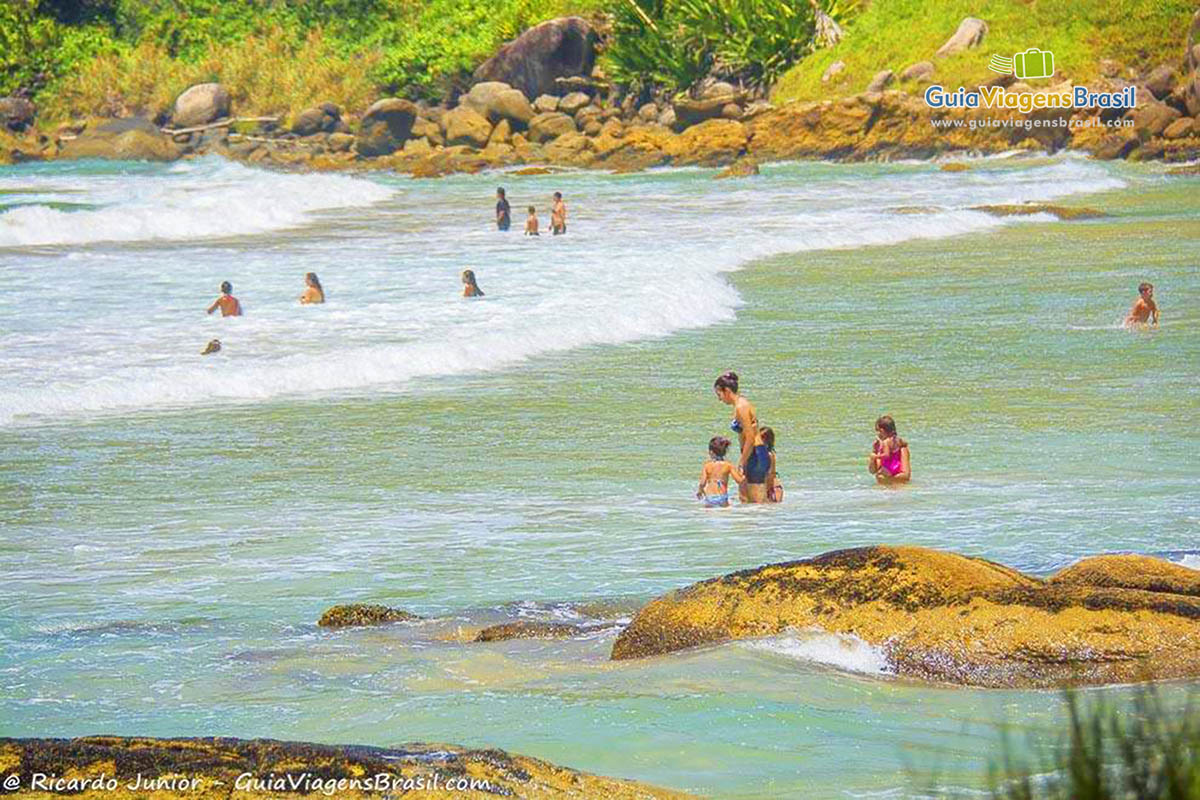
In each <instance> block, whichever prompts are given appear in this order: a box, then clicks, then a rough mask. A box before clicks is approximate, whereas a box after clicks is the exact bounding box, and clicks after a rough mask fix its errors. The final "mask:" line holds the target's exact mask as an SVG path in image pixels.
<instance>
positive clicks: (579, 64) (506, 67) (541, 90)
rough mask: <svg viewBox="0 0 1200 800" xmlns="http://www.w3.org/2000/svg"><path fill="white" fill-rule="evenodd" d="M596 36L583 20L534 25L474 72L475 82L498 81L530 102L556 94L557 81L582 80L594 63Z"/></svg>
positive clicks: (558, 20) (566, 20) (557, 90)
mask: <svg viewBox="0 0 1200 800" xmlns="http://www.w3.org/2000/svg"><path fill="white" fill-rule="evenodd" d="M597 41H598V37H597V35H596V32H595V31H594V30H593V29H592V26H591V25H589V24H588V22H587V20H585V19H583V18H581V17H563V18H561V19H552V20H549V21H547V22H543V23H541V24H540V25H536V26H534V27H532V28H530V29H529V30H527V31H525V32H524V33H522V34H521V35H520V36H518V37H517V38H516V39H515V40H514V41H512V42H509V43H508V44H506V45H505V46H504V47H502V48H500V50H499V52H497V53H496V54H495V55H494V56H492V57H491V58H489V59H488V60H487V61H485V62H483V64H481V65H480V66H479V68H478V69H477V70H475V80H477V81H502V82H504V83H507V84H508V85H509V86H512V87H513V88H514V89H519V90H520V91H521V92H523V93H524V94H525V97H526V98H528V99H530V100H533V99H534V98H536V97H537V96H538V95H542V94H552V95H559V94H562V91H561V90H560V88H559V85H558V83H557V82H556V79H557V78H570V77H577V76H578V77H586V76H589V75H591V74H592V68H593V67H594V66H595V64H596V42H597Z"/></svg>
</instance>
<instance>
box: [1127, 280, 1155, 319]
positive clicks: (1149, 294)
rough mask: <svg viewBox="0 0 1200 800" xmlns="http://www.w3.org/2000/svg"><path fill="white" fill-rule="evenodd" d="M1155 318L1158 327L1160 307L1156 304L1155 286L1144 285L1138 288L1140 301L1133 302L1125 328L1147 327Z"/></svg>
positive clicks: (1150, 284)
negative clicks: (1131, 326)
mask: <svg viewBox="0 0 1200 800" xmlns="http://www.w3.org/2000/svg"><path fill="white" fill-rule="evenodd" d="M1151 318H1153V320H1154V322H1153V324H1154V325H1158V306H1157V305H1156V304H1155V303H1154V284H1152V283H1142V284H1141V285H1139V286H1138V299H1137V300H1134V301H1133V308H1131V309H1129V316H1128V317H1126V318H1125V326H1126V327H1129V326H1130V325H1145V324H1146V323H1147V322H1149V321H1150V319H1151Z"/></svg>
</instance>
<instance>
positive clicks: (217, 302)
mask: <svg viewBox="0 0 1200 800" xmlns="http://www.w3.org/2000/svg"><path fill="white" fill-rule="evenodd" d="M220 306H221V298H219V297H218V298H217V299H216V300H213V304H212V305H211V306H209V307H208V311H206V312H205V313H206V314H211V313H212V312H214V311H216V310H217V309H218V308H219V307H220Z"/></svg>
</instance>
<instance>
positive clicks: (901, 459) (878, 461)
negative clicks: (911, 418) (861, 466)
mask: <svg viewBox="0 0 1200 800" xmlns="http://www.w3.org/2000/svg"><path fill="white" fill-rule="evenodd" d="M867 471H868V472H870V473H871V474H872V475H874V476H875V480H876V481H877V482H879V483H908V481H909V480H910V479H911V478H912V465H911V463H910V462H909V457H908V442H906V441H904V440H903V439H901V438H900V437H899V436H897V435H896V421H895V420H893V419H892V418H891V417H889V416H887V415H886V414H885V415H884V416H882V417H880V418H879V419H877V420H875V443H874V444H873V445H872V447H871V455H870V456H868V457H867Z"/></svg>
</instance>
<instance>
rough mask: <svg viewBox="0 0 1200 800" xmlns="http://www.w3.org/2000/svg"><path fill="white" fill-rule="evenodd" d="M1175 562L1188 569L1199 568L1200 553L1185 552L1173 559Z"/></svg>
mask: <svg viewBox="0 0 1200 800" xmlns="http://www.w3.org/2000/svg"><path fill="white" fill-rule="evenodd" d="M1175 563H1176V564H1182V565H1183V566H1185V567H1187V568H1188V569H1197V570H1200V553H1186V554H1184V555H1182V556H1180V557H1179V558H1178V559H1176V560H1175Z"/></svg>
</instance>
